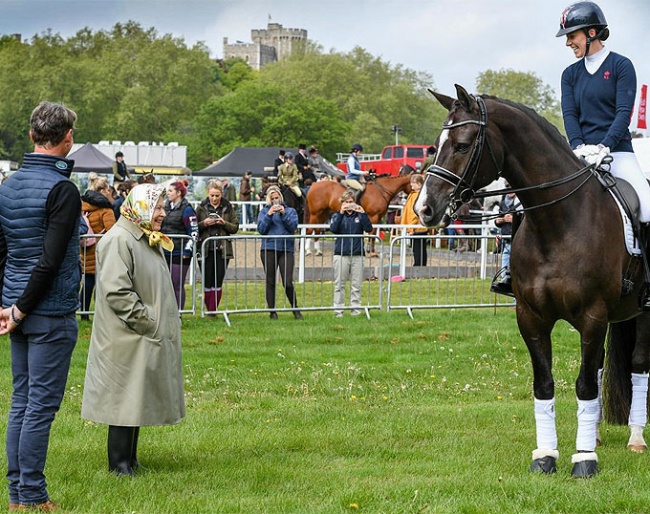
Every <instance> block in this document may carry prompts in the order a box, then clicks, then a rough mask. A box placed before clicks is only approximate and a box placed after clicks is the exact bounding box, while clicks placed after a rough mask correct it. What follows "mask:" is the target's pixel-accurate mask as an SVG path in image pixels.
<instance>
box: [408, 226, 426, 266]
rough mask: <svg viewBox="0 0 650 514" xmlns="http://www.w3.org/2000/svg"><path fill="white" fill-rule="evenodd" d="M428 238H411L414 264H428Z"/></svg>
mask: <svg viewBox="0 0 650 514" xmlns="http://www.w3.org/2000/svg"><path fill="white" fill-rule="evenodd" d="M413 235H418V234H413ZM427 240H428V238H421V239H420V238H414V239H411V242H412V243H413V266H426V265H427Z"/></svg>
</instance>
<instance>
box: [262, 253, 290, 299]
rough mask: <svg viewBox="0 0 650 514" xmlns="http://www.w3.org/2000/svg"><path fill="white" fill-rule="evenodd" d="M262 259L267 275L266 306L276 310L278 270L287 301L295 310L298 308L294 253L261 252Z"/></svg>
mask: <svg viewBox="0 0 650 514" xmlns="http://www.w3.org/2000/svg"><path fill="white" fill-rule="evenodd" d="M260 258H261V259H262V265H263V266H264V272H265V274H266V304H267V305H268V307H269V309H274V308H275V284H276V280H275V278H276V276H277V270H278V268H279V269H280V277H281V278H282V284H283V285H284V291H285V293H286V295H287V299H288V300H289V303H290V304H291V307H293V308H294V309H296V308H298V302H297V300H296V290H295V288H294V287H293V266H294V255H293V252H276V251H275V250H261V251H260Z"/></svg>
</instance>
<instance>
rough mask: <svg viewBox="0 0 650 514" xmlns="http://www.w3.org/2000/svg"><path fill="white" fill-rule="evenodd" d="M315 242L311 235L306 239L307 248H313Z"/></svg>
mask: <svg viewBox="0 0 650 514" xmlns="http://www.w3.org/2000/svg"><path fill="white" fill-rule="evenodd" d="M313 244H314V240H313V239H312V238H311V237H309V238H307V239H305V250H311V247H312V245H313Z"/></svg>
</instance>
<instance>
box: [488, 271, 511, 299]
mask: <svg viewBox="0 0 650 514" xmlns="http://www.w3.org/2000/svg"><path fill="white" fill-rule="evenodd" d="M490 291H492V292H493V293H497V294H503V295H506V296H512V297H514V296H515V293H513V292H512V278H511V277H510V268H501V269H500V270H499V272H498V273H497V274H496V275H495V276H494V278H493V279H492V285H491V286H490Z"/></svg>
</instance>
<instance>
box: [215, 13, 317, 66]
mask: <svg viewBox="0 0 650 514" xmlns="http://www.w3.org/2000/svg"><path fill="white" fill-rule="evenodd" d="M251 39H252V41H253V42H252V43H244V42H242V41H237V42H236V43H234V44H229V43H228V38H227V37H224V38H223V58H224V59H228V58H230V57H239V58H240V59H243V60H244V61H246V63H248V65H249V66H250V67H251V68H253V69H254V70H259V69H260V68H261V67H262V66H264V65H265V64H269V63H271V62H276V61H279V60H281V59H283V58H285V57H287V56H288V55H290V54H291V53H292V52H294V51H296V50H298V49H300V48H304V45H305V42H306V41H307V31H306V30H304V29H285V28H284V27H282V25H280V24H279V23H270V22H269V24H268V26H267V28H266V29H253V30H251Z"/></svg>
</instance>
